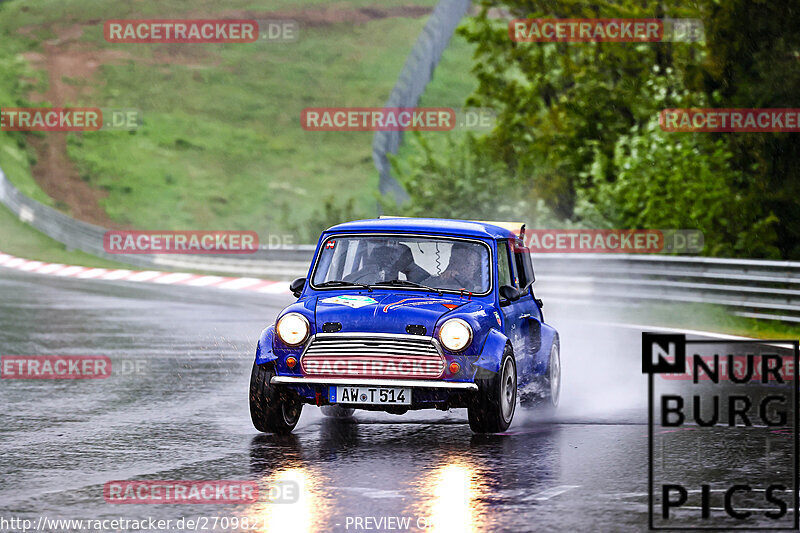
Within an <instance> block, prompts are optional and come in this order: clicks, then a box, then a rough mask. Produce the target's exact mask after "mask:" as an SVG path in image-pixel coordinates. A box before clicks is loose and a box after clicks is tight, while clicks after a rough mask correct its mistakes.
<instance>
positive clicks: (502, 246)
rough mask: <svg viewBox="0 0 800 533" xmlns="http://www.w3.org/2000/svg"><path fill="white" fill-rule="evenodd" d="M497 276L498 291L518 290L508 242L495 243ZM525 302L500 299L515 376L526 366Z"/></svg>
mask: <svg viewBox="0 0 800 533" xmlns="http://www.w3.org/2000/svg"><path fill="white" fill-rule="evenodd" d="M497 274H498V290H499V288H500V287H502V286H504V285H510V286H512V287H514V288H519V279H518V276H517V273H516V269H515V268H514V259H513V255H512V254H511V250H510V246H509V241H507V240H499V241H497ZM526 307H527V305H526V302H524V301H523V298H520V299H518V300H515V301H508V300H504V299H503V298H502V297H501V298H500V309H501V310H502V312H503V324H504V326H505V334H506V337H508V338H509V340H510V341H511V346H512V347H513V348H514V357H515V359H516V361H517V374H521V372H520V364H526V362H527V359H528V358H529V357H530V355H529V351H530V348H529V346H528V345H529V343H528V340H527V339H528V336H529V335H528V333H529V332H528V331H527V330H528V328H529V325H528V319H527V318H526V316H525V315H526V313H527V314H529V311H527V310H526Z"/></svg>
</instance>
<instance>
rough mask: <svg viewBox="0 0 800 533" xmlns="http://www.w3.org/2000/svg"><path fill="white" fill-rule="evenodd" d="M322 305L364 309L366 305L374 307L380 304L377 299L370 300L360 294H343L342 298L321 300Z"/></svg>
mask: <svg viewBox="0 0 800 533" xmlns="http://www.w3.org/2000/svg"><path fill="white" fill-rule="evenodd" d="M320 303H323V304H338V305H346V306H347V307H352V308H353V309H358V308H359V307H364V306H365V305H374V304H376V303H378V300H376V299H375V298H370V297H369V296H362V295H360V294H343V295H342V296H331V297H330V298H325V299H323V300H320Z"/></svg>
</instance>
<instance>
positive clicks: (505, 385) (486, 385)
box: [467, 345, 517, 433]
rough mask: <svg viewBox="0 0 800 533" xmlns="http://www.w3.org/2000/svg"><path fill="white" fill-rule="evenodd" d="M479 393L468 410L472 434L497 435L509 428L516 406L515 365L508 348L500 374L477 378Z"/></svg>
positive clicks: (501, 364) (512, 355)
mask: <svg viewBox="0 0 800 533" xmlns="http://www.w3.org/2000/svg"><path fill="white" fill-rule="evenodd" d="M476 381H477V383H478V392H477V394H476V396H475V398H474V399H473V402H472V404H471V405H470V406H469V408H468V409H467V413H468V415H469V427H470V428H471V429H472V431H474V432H475V433H500V432H501V431H505V430H506V429H508V426H509V425H511V420H512V419H513V418H514V409H515V408H516V403H517V363H516V361H515V360H514V353H513V351H512V350H511V347H510V346H508V345H507V346H506V348H505V350H504V351H503V359H502V360H501V361H500V371H499V372H497V373H494V372H492V373H490V375H489V376H486V377H484V378H478V379H477V380H476Z"/></svg>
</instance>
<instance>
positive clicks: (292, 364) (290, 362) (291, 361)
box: [286, 357, 297, 368]
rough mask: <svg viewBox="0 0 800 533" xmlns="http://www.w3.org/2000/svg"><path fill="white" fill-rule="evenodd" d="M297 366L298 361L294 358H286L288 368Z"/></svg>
mask: <svg viewBox="0 0 800 533" xmlns="http://www.w3.org/2000/svg"><path fill="white" fill-rule="evenodd" d="M295 365H297V359H295V358H294V357H287V358H286V366H288V367H289V368H294V367H295Z"/></svg>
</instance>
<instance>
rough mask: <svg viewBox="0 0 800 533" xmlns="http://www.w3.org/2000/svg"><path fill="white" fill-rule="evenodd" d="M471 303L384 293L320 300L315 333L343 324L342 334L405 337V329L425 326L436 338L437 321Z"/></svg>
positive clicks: (448, 297)
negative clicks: (409, 326)
mask: <svg viewBox="0 0 800 533" xmlns="http://www.w3.org/2000/svg"><path fill="white" fill-rule="evenodd" d="M467 303H469V301H468V300H467V298H465V297H464V298H459V296H458V295H444V296H439V295H438V294H426V293H412V294H408V293H405V294H402V293H401V294H397V293H388V292H381V291H373V292H369V293H367V292H362V293H346V294H335V295H331V296H319V297H318V298H317V306H316V320H315V322H316V332H317V333H320V332H322V331H323V329H322V328H323V326H324V324H326V323H329V322H338V323H339V324H341V330H340V331H342V332H373V333H406V326H408V325H421V326H425V329H426V330H427V333H426V334H427V335H433V329H434V327H435V326H436V322H437V320H439V318H440V317H441V316H442V315H443V314H445V313H449V312H450V311H452V310H453V309H457V308H458V307H461V306H462V305H464V304H467Z"/></svg>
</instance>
